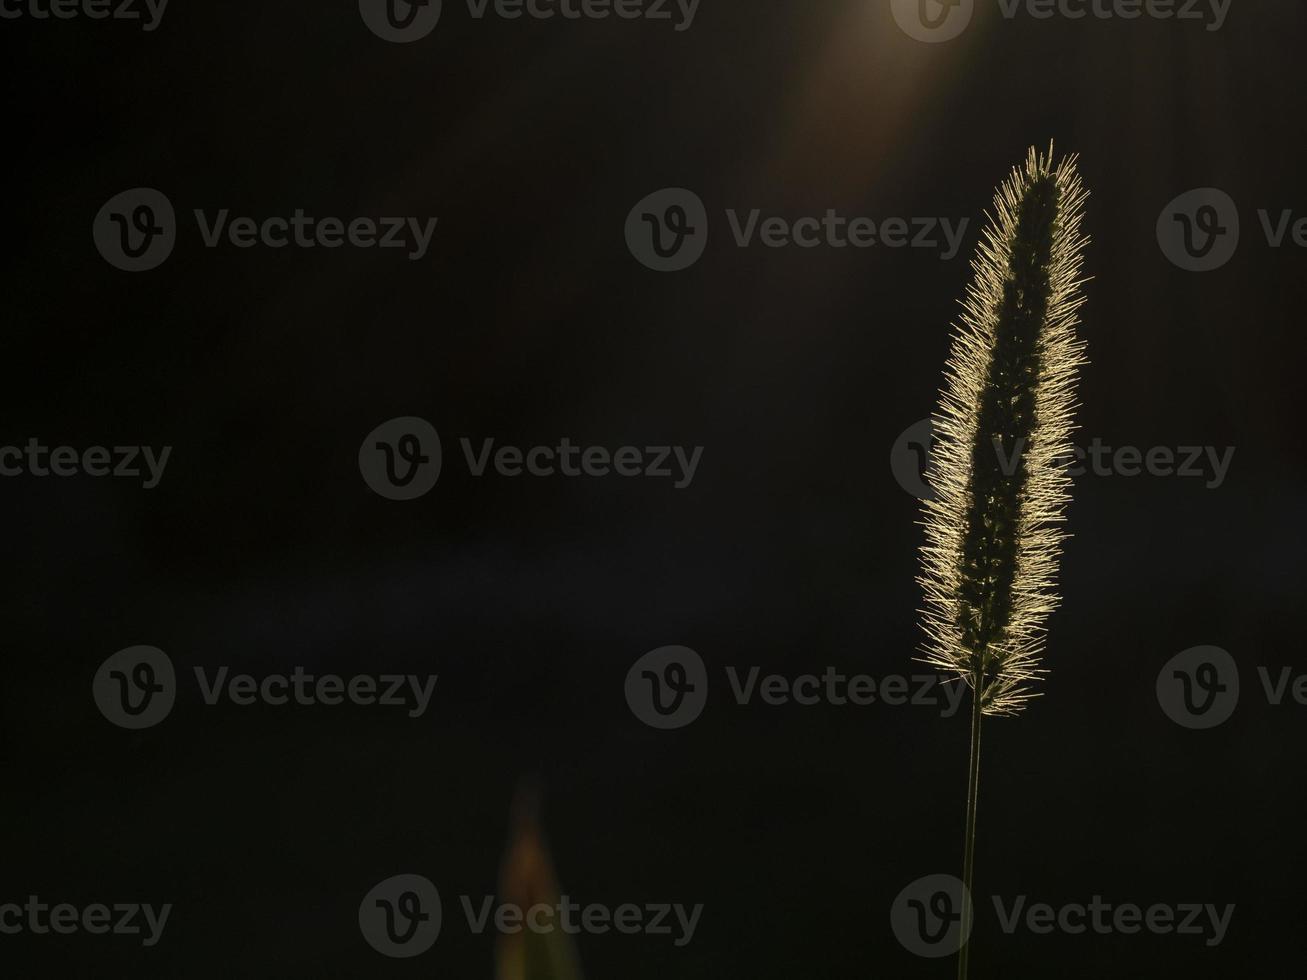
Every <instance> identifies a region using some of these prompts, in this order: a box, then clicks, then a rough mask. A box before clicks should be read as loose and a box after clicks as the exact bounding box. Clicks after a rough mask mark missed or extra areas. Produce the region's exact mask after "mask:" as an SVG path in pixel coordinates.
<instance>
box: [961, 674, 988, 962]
mask: <svg viewBox="0 0 1307 980" xmlns="http://www.w3.org/2000/svg"><path fill="white" fill-rule="evenodd" d="M983 680H984V679H983V675H982V673H981V671H980V670H977V671H976V673H975V676H973V677H972V683H973V686H972V688H971V766H970V770H969V772H968V773H967V830H966V836H965V838H964V845H963V851H962V885H963V888H962V941H961V946H960V947H959V948H958V980H967V960H968V957H969V954H970V952H971V943H970V935H971V916H972V902H971V884H972V881H973V880H974V878H975V870H976V802H977V797H978V796H979V794H980V719H981V718H982V717H983V716H984V712H983V711H982V710H981V706H980V700H981V698H980V691H981V685H982V683H983Z"/></svg>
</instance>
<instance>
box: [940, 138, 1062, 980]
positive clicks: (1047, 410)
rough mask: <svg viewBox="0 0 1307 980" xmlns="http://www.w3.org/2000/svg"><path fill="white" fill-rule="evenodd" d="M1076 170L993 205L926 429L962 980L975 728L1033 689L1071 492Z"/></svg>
mask: <svg viewBox="0 0 1307 980" xmlns="http://www.w3.org/2000/svg"><path fill="white" fill-rule="evenodd" d="M1085 197H1086V192H1085V190H1084V188H1083V186H1082V185H1081V182H1080V177H1079V175H1078V174H1077V171H1076V158H1075V157H1074V156H1072V157H1067V158H1064V159H1062V160H1061V161H1058V162H1055V161H1054V157H1053V150H1052V147H1051V146H1050V147H1049V151H1048V153H1047V154H1040V153H1037V152H1036V151H1035V150H1034V149H1031V150H1030V152H1029V155H1028V156H1027V157H1026V161H1025V163H1024V164H1023V165H1022V166H1020V167H1017V168H1015V169H1014V170H1013V171H1012V174H1011V175H1010V176H1009V178H1008V179H1007V181H1006V182H1005V183H1004V184H1003V185H1002V186H1001V187H1000V188H999V190H998V193H997V194H996V195H995V197H994V205H993V213H992V214H990V215H989V216H988V218H989V220H988V223H987V227H986V229H985V231H984V234H983V236H982V238H981V241H980V244H979V247H978V251H977V255H976V257H975V259H974V260H973V262H972V273H973V278H972V281H971V284H970V286H969V287H968V289H967V294H966V298H965V299H964V301H963V303H962V307H963V313H962V316H961V318H960V320H959V321H958V322H957V324H956V326H955V329H954V333H953V342H952V349H951V351H950V354H949V359H948V363H947V365H946V366H945V369H944V387H943V389H942V390H941V392H940V400H939V407H938V409H937V410H936V412H935V414H934V416H933V424H934V433H935V440H936V441H935V445H934V447H933V448H932V450H931V454H930V464H929V466H928V467H927V471H926V479H927V482H928V484H929V485H930V487H931V489H932V490H933V491H934V495H933V499H930V500H927V501H926V502H925V520H924V524H925V528H926V542H925V545H924V546H923V547H922V572H921V576H920V582H921V584H922V587H923V589H924V592H925V607H924V610H923V613H922V617H923V618H922V622H923V626H924V628H925V632H926V636H927V642H926V647H925V658H924V659H925V660H926V661H927V662H928V663H930V664H932V665H934V666H935V667H936V668H938V669H939V670H941V671H944V672H946V673H950V674H954V675H956V676H957V677H958V678H960V679H961V681H962V682H963V683H965V684H966V685H967V686H968V687H969V688H970V689H971V694H972V699H971V700H972V710H971V761H970V766H969V770H968V775H967V813H966V832H965V837H964V847H963V860H962V882H963V884H964V885H965V892H964V898H963V903H962V904H963V907H962V917H963V918H962V933H961V934H962V937H963V939H962V945H961V947H960V949H959V951H958V977H959V980H966V977H967V968H968V952H969V943H968V941H967V940H968V937H969V935H970V931H971V918H970V917H971V905H970V901H969V898H968V896H970V894H971V889H972V884H973V880H974V870H975V843H976V805H977V801H978V795H979V786H980V730H981V721H982V719H983V718H984V717H986V716H997V715H1016V714H1019V713H1020V712H1021V710H1022V709H1023V708H1025V706H1026V704H1027V702H1028V701H1029V699H1030V698H1031V697H1033V696H1034V695H1035V694H1036V693H1037V692H1036V691H1034V690H1033V685H1034V683H1035V682H1036V681H1038V680H1039V679H1040V678H1041V676H1042V675H1043V674H1044V671H1043V670H1042V669H1041V668H1040V662H1041V659H1042V655H1043V649H1044V635H1045V625H1046V621H1047V618H1048V615H1049V613H1050V612H1051V611H1052V610H1053V609H1054V608H1055V607H1056V605H1057V601H1058V597H1057V595H1056V592H1055V578H1056V573H1057V565H1058V558H1059V555H1060V553H1061V546H1062V541H1063V540H1064V538H1065V537H1066V535H1065V532H1064V531H1063V526H1064V519H1065V510H1066V505H1067V501H1068V500H1069V498H1070V489H1071V481H1070V478H1069V476H1068V475H1067V472H1066V468H1067V463H1068V462H1069V460H1070V456H1071V450H1072V447H1071V442H1070V435H1071V432H1072V430H1073V428H1074V426H1073V414H1074V409H1075V406H1076V396H1075V385H1076V376H1077V373H1078V369H1079V367H1080V365H1081V364H1083V363H1084V362H1085V358H1084V345H1083V343H1081V342H1080V341H1079V340H1077V339H1076V334H1075V328H1076V324H1077V323H1078V320H1079V315H1078V310H1079V308H1080V305H1081V303H1082V301H1083V297H1082V293H1081V287H1082V285H1083V279H1082V277H1081V261H1082V254H1083V251H1084V247H1085V245H1086V243H1087V239H1086V238H1085V236H1083V235H1082V234H1081V231H1080V224H1081V215H1082V211H1083V206H1084V201H1085Z"/></svg>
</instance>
